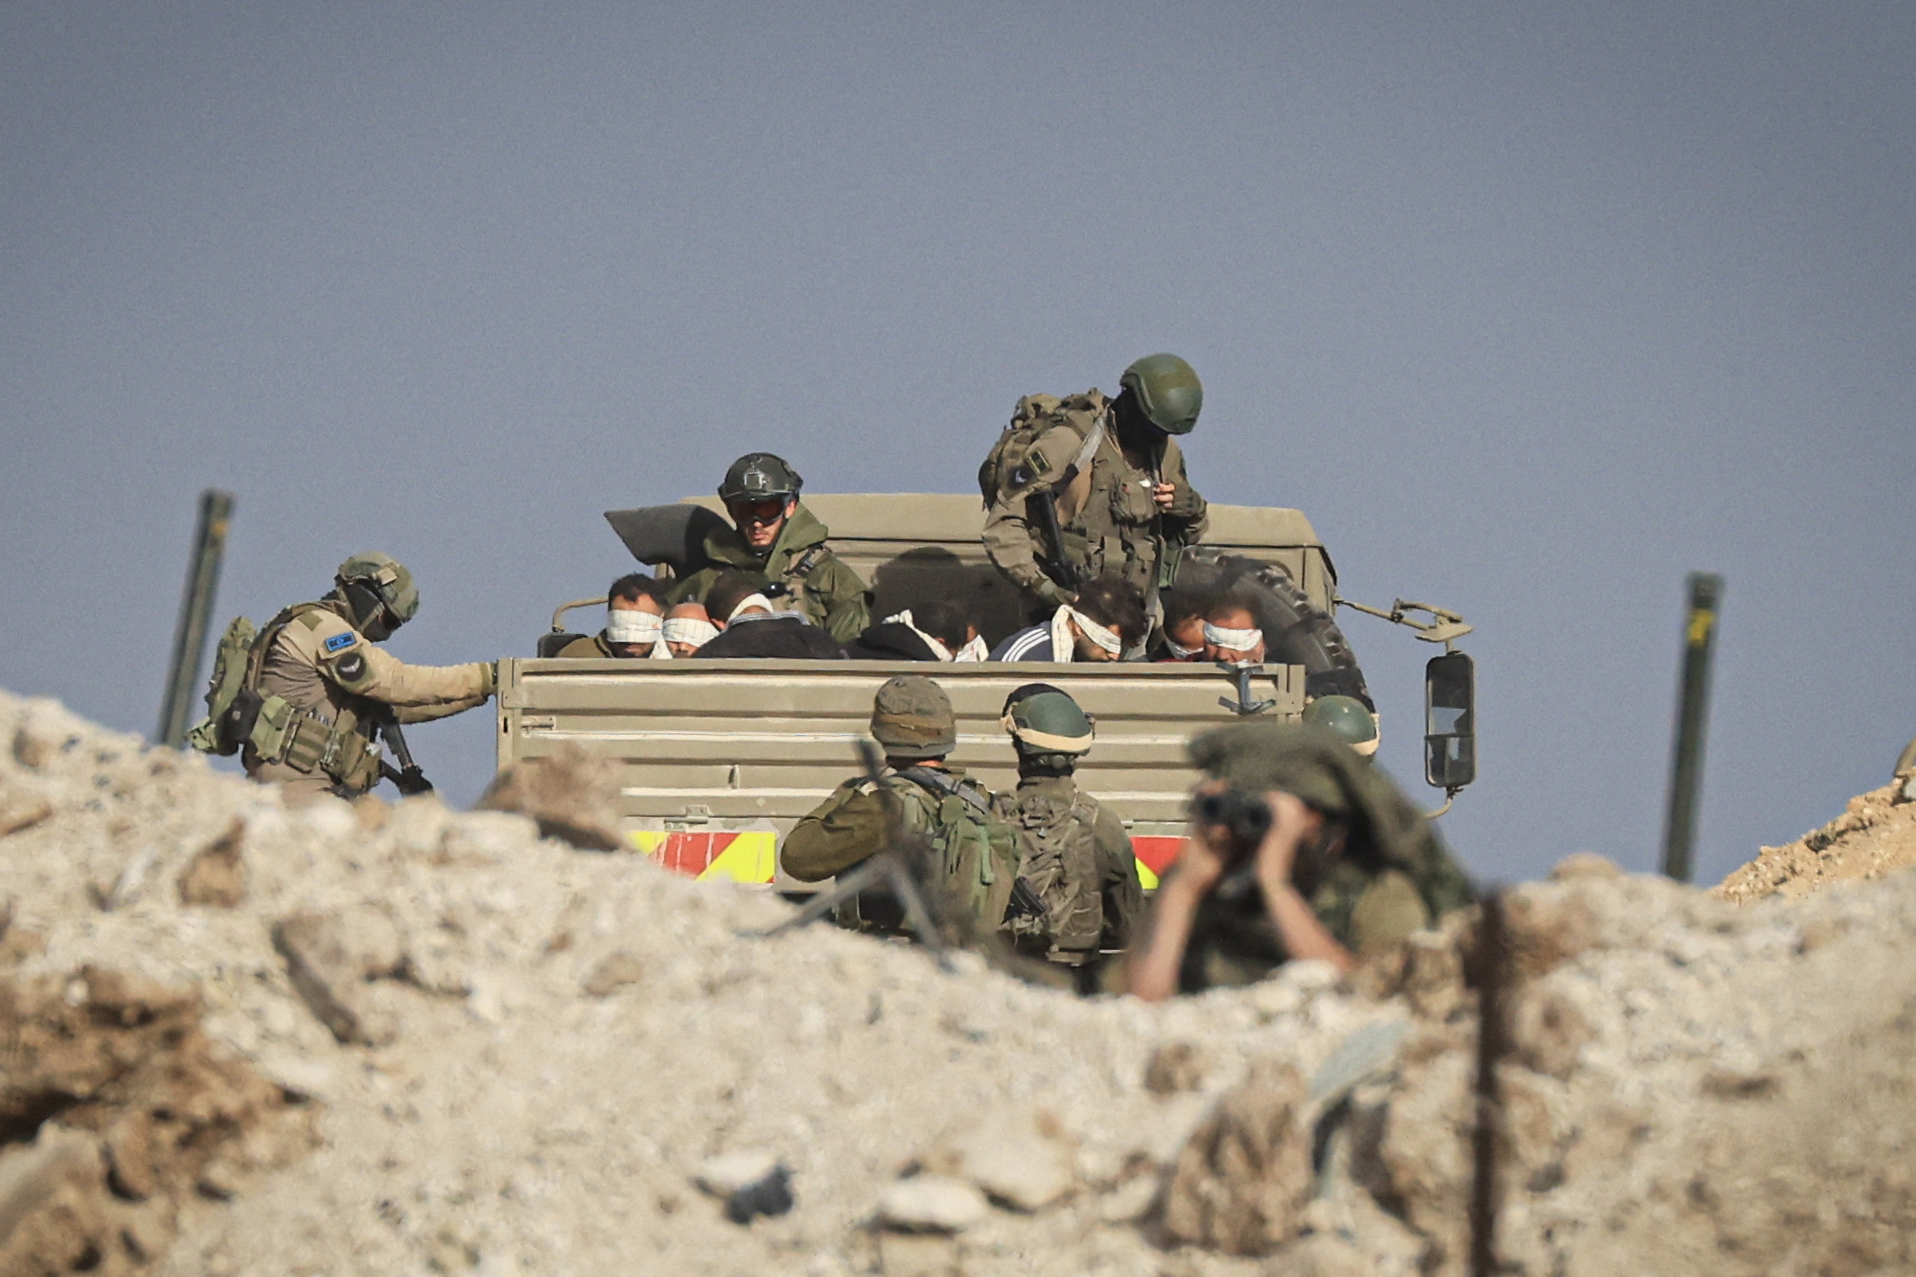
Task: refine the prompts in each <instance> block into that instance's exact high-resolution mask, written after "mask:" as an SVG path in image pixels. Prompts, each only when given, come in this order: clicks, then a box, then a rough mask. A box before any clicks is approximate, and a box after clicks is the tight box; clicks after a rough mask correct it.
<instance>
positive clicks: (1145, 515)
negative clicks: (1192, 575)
mask: <svg viewBox="0 0 1916 1277" xmlns="http://www.w3.org/2000/svg"><path fill="white" fill-rule="evenodd" d="M1119 384H1120V386H1121V387H1122V388H1121V390H1120V391H1119V393H1118V397H1117V398H1116V399H1110V400H1107V399H1106V398H1105V397H1104V395H1103V394H1101V393H1100V392H1098V391H1096V390H1092V391H1089V392H1088V393H1086V394H1083V395H1073V396H1071V397H1070V398H1068V399H1063V400H1059V399H1052V398H1050V397H1049V396H1039V395H1032V396H1028V397H1027V398H1025V399H1023V400H1021V401H1020V402H1019V405H1018V412H1017V414H1016V416H1014V418H1013V420H1012V425H1011V426H1010V427H1009V428H1008V429H1007V430H1006V431H1005V433H1004V435H1003V436H1001V437H1000V439H999V441H998V446H997V447H996V448H994V449H993V450H992V454H991V456H990V457H988V458H987V459H986V461H985V464H984V466H983V468H982V469H981V470H980V471H979V485H980V487H981V488H982V489H983V490H984V492H985V504H986V507H987V510H988V513H987V514H986V516H985V531H984V544H985V552H986V553H987V554H988V555H990V556H991V561H992V562H993V563H994V564H996V565H997V568H998V570H999V571H1000V572H1002V573H1004V574H1005V576H1007V577H1009V578H1010V579H1011V581H1012V582H1013V583H1014V584H1016V585H1017V586H1018V587H1019V588H1020V589H1022V590H1024V591H1025V593H1026V594H1027V595H1028V596H1029V597H1030V598H1031V600H1032V601H1033V605H1034V607H1037V606H1043V607H1045V608H1047V609H1048V608H1055V607H1057V606H1059V605H1060V604H1064V603H1069V602H1071V601H1073V600H1074V599H1075V598H1076V596H1077V592H1078V584H1079V582H1081V581H1086V580H1089V579H1091V578H1092V577H1095V576H1099V575H1103V574H1106V573H1114V574H1117V575H1120V576H1122V577H1124V578H1125V579H1126V580H1128V581H1130V582H1131V583H1132V584H1133V585H1135V586H1136V587H1137V588H1138V589H1139V590H1140V591H1141V592H1142V593H1143V594H1144V597H1145V600H1146V603H1147V605H1149V604H1150V603H1151V602H1152V601H1153V600H1155V599H1156V597H1157V591H1158V590H1159V589H1161V588H1163V587H1165V586H1168V585H1169V584H1170V583H1171V579H1172V576H1173V574H1174V573H1175V571H1176V568H1177V561H1178V557H1179V555H1180V554H1181V553H1182V552H1183V549H1184V547H1185V546H1187V545H1192V544H1195V543H1196V542H1197V541H1198V540H1199V539H1200V538H1201V537H1202V536H1203V534H1204V529H1205V525H1206V516H1205V511H1206V505H1205V501H1204V498H1203V497H1201V496H1199V495H1198V493H1197V490H1196V489H1195V488H1193V487H1192V486H1191V481H1190V479H1189V478H1188V477H1186V475H1185V472H1184V454H1183V452H1182V450H1181V449H1180V448H1179V447H1178V442H1177V437H1178V436H1180V435H1186V434H1189V433H1190V432H1191V429H1192V427H1194V426H1195V425H1197V419H1198V410H1199V408H1201V407H1202V406H1203V403H1204V388H1203V386H1202V385H1201V384H1200V383H1199V381H1198V376H1197V373H1196V372H1195V371H1194V370H1193V369H1192V367H1191V365H1190V364H1188V363H1186V362H1185V361H1184V360H1182V359H1180V358H1179V357H1178V356H1176V355H1146V356H1145V357H1144V358H1143V359H1140V360H1138V361H1137V362H1136V363H1134V364H1132V365H1131V366H1130V367H1129V368H1127V369H1125V370H1124V376H1123V377H1122V378H1121V379H1120V382H1119ZM1054 534H1055V536H1054Z"/></svg>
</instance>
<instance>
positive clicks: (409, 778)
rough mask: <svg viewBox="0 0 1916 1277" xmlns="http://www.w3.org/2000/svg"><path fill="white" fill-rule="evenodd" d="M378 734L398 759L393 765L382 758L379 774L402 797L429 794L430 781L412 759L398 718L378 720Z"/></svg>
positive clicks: (430, 789)
mask: <svg viewBox="0 0 1916 1277" xmlns="http://www.w3.org/2000/svg"><path fill="white" fill-rule="evenodd" d="M379 735H380V736H381V738H383V739H384V740H385V742H386V747H387V748H388V749H390V750H392V752H393V757H394V758H396V759H398V760H399V766H398V767H394V766H393V765H392V764H391V763H388V762H386V761H384V760H383V759H382V760H381V761H380V764H379V774H380V775H381V776H384V777H385V778H386V779H387V780H390V781H391V782H392V783H393V787H394V788H396V789H398V790H399V792H400V794H401V795H403V796H404V797H407V798H410V797H412V796H413V795H414V794H430V793H431V792H432V782H431V781H429V780H427V779H426V773H425V772H423V771H421V770H419V764H418V763H415V762H414V761H413V758H412V750H411V749H409V748H407V746H406V734H405V733H404V732H402V731H400V730H399V720H398V719H396V718H392V717H387V718H382V719H381V720H379Z"/></svg>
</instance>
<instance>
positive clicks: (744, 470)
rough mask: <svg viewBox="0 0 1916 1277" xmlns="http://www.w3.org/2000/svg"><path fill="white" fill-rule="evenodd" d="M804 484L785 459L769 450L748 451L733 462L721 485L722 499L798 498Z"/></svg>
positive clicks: (720, 498)
mask: <svg viewBox="0 0 1916 1277" xmlns="http://www.w3.org/2000/svg"><path fill="white" fill-rule="evenodd" d="M804 486H805V480H803V479H801V478H799V475H798V471H796V470H794V469H792V467H791V466H790V465H789V464H787V463H786V461H785V458H783V457H775V456H773V455H772V454H771V453H769V452H748V453H746V454H745V455H744V456H742V457H740V458H739V459H738V460H737V461H734V462H733V463H732V468H731V469H729V470H727V471H726V472H725V482H724V483H721V484H720V485H719V490H718V494H719V500H721V501H724V502H727V503H728V504H729V503H730V502H733V501H752V500H756V499H758V498H760V497H795V496H797V495H798V490H799V489H800V488H802V487H804Z"/></svg>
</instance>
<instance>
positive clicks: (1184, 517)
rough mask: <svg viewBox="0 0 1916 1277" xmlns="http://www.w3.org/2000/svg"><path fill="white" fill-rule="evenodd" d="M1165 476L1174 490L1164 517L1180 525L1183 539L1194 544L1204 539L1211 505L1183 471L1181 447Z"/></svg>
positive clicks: (1208, 526)
mask: <svg viewBox="0 0 1916 1277" xmlns="http://www.w3.org/2000/svg"><path fill="white" fill-rule="evenodd" d="M1165 478H1166V479H1168V480H1170V482H1171V483H1172V484H1174V485H1175V486H1176V491H1175V492H1173V493H1172V494H1171V508H1170V509H1169V510H1166V511H1165V512H1164V517H1165V518H1166V519H1167V520H1172V521H1175V522H1176V523H1177V524H1178V525H1180V528H1181V530H1182V533H1183V539H1184V541H1185V542H1186V543H1187V544H1190V545H1195V544H1197V543H1198V542H1199V541H1202V540H1203V539H1204V534H1205V532H1206V531H1208V530H1209V529H1210V526H1211V505H1210V503H1209V502H1208V501H1206V500H1205V499H1204V498H1203V497H1202V496H1201V495H1199V493H1198V490H1197V489H1196V488H1194V487H1192V486H1191V479H1190V476H1189V475H1187V474H1186V473H1185V472H1184V452H1183V450H1182V449H1180V450H1179V451H1178V454H1177V463H1176V465H1174V466H1173V467H1172V472H1171V473H1170V474H1168V475H1166V476H1165Z"/></svg>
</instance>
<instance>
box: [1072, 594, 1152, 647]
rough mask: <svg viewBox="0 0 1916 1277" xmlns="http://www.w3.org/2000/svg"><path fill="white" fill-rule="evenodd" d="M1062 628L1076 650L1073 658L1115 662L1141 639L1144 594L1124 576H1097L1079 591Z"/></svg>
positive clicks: (1142, 632)
mask: <svg viewBox="0 0 1916 1277" xmlns="http://www.w3.org/2000/svg"><path fill="white" fill-rule="evenodd" d="M1084 621H1090V622H1091V623H1092V624H1091V625H1090V626H1087V625H1085V624H1083V622H1084ZM1065 625H1066V627H1067V628H1069V629H1070V631H1071V635H1072V641H1073V643H1074V644H1075V646H1076V649H1077V655H1076V656H1075V657H1074V659H1076V660H1080V661H1115V660H1118V659H1120V658H1121V657H1123V655H1124V651H1125V649H1126V648H1128V647H1132V646H1135V645H1136V644H1137V643H1138V641H1139V640H1140V639H1142V638H1143V637H1144V594H1143V592H1142V591H1141V590H1139V589H1138V587H1137V586H1135V585H1133V584H1131V583H1130V582H1129V581H1127V580H1125V579H1124V578H1123V577H1118V576H1101V577H1097V578H1095V579H1094V580H1092V581H1090V582H1089V583H1087V584H1086V585H1085V586H1084V587H1083V588H1082V589H1080V590H1079V591H1078V601H1077V602H1075V603H1073V604H1072V605H1071V613H1070V615H1068V616H1067V617H1066V618H1065ZM1094 627H1095V628H1094Z"/></svg>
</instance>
